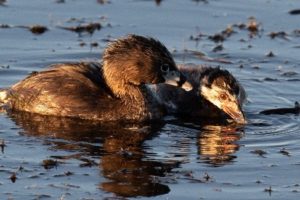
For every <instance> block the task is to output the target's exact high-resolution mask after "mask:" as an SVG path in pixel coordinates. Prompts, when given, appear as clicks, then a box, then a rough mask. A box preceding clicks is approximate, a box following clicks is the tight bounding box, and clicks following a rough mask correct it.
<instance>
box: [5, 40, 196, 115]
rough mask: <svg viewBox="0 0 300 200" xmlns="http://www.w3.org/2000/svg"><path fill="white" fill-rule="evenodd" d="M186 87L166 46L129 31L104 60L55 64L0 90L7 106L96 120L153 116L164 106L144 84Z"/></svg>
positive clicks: (108, 52) (117, 41)
mask: <svg viewBox="0 0 300 200" xmlns="http://www.w3.org/2000/svg"><path fill="white" fill-rule="evenodd" d="M164 82H166V83H168V84H171V85H175V86H179V87H182V88H185V89H187V90H189V89H191V85H190V84H189V83H188V82H186V79H185V77H184V76H183V75H182V73H180V72H179V71H178V69H177V67H176V65H175V62H174V60H173V58H172V56H171V54H170V52H169V51H168V50H167V48H166V47H165V46H164V45H163V44H162V43H161V42H159V41H158V40H155V39H153V38H150V37H143V36H138V35H129V36H127V37H125V38H121V39H119V40H116V41H114V42H111V43H110V44H109V45H108V47H107V48H106V49H105V50H104V54H103V63H97V62H81V63H64V64H54V65H52V66H51V67H50V68H48V69H46V70H44V71H41V72H37V73H33V74H32V75H30V76H28V77H27V78H25V79H24V80H22V81H20V82H18V83H16V84H15V85H13V86H12V87H11V88H9V89H6V90H2V91H1V92H0V102H2V104H5V107H7V108H8V109H11V110H19V111H26V112H31V113H37V114H41V115H53V116H61V117H75V118H82V119H88V120H100V121H118V120H125V121H127V120H129V121H146V120H152V119H158V118H160V117H161V116H162V114H163V110H162V108H161V107H159V105H158V104H157V102H156V101H155V98H153V96H152V95H151V93H150V92H149V91H148V90H147V89H146V86H145V84H157V83H164Z"/></svg>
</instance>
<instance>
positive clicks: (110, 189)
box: [0, 0, 300, 200]
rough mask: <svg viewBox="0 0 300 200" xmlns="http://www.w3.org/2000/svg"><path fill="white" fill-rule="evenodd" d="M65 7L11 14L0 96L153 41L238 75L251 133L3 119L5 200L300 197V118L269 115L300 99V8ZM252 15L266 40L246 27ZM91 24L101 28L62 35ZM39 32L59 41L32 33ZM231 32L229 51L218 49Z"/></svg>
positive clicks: (269, 2) (0, 12) (219, 1)
mask: <svg viewBox="0 0 300 200" xmlns="http://www.w3.org/2000/svg"><path fill="white" fill-rule="evenodd" d="M57 2H59V1H55V0H43V1H41V0H26V1H21V0H8V1H7V2H6V3H4V4H2V5H1V4H0V27H1V28H0V87H2V88H3V87H8V86H10V85H11V84H13V83H15V82H17V81H18V80H20V79H22V78H24V77H25V76H26V75H28V74H29V73H30V72H32V71H39V70H42V69H43V68H45V67H46V66H47V65H49V64H51V63H57V62H65V61H78V60H95V59H99V58H100V57H101V52H102V51H103V48H104V47H105V46H106V44H107V40H110V39H112V38H117V37H119V36H123V35H125V34H128V33H136V34H143V35H149V36H153V37H156V38H158V39H159V40H161V41H162V42H163V43H165V44H166V46H167V47H168V48H169V49H170V50H171V51H172V52H173V53H174V57H175V59H176V61H177V62H178V63H195V64H203V63H205V64H210V65H213V66H217V65H221V66H222V67H223V68H226V69H228V70H229V71H231V72H232V73H233V74H234V75H235V76H236V77H237V78H238V79H239V80H240V82H241V83H242V84H243V86H244V87H245V89H246V91H247V93H248V100H249V102H248V103H247V105H246V106H245V112H246V115H247V118H248V121H249V124H248V125H246V126H244V127H237V126H234V125H227V126H220V125H219V126H218V125H215V124H206V125H201V126H200V125H197V124H198V123H195V122H183V121H181V120H177V119H174V118H172V117H168V118H166V119H165V120H164V121H163V122H161V123H158V124H153V125H150V124H145V125H144V124H138V125H136V124H126V125H123V124H120V125H114V126H112V125H109V124H106V125H101V124H97V123H92V122H86V121H75V120H69V119H57V118H51V117H40V116H32V115H29V114H21V113H19V114H18V113H1V114H0V150H1V152H0V199H105V198H106V199H114V198H119V199H122V198H130V197H138V198H139V199H148V198H149V197H150V198H151V199H178V200H179V199H299V196H300V173H299V169H300V125H299V122H300V118H299V116H297V115H268V116H265V115H261V114H259V112H260V111H261V110H264V109H269V108H277V107H293V105H294V102H295V101H299V100H300V91H299V84H300V62H299V61H300V59H299V55H300V54H299V52H300V51H299V48H300V31H299V30H300V23H299V22H300V15H291V14H289V11H290V10H292V9H297V8H298V9H299V8H300V1H294V0H286V1H279V0H253V1H238V0H226V1H225V0H211V1H210V0H208V1H207V2H206V3H205V1H195V0H194V1H192V0H185V1H183V0H177V1H175V0H174V1H173V0H165V1H161V3H160V4H159V6H158V5H157V4H156V3H155V1H151V0H124V1H117V0H111V1H110V3H104V4H101V3H99V2H101V1H96V0H85V1H81V0H65V3H57ZM104 2H107V1H104ZM156 2H159V1H156ZM251 16H253V17H255V19H256V21H255V22H256V23H257V24H258V30H257V32H255V31H254V30H253V29H252V28H253V27H252V28H251V27H250V29H251V30H252V31H249V30H248V29H247V24H248V25H249V19H248V18H249V17H251ZM91 22H98V23H101V25H102V29H101V30H100V31H98V30H96V31H95V32H94V33H93V34H92V35H90V34H88V33H82V34H80V35H79V34H77V33H75V32H71V31H68V30H64V29H62V28H60V27H72V26H77V25H79V24H84V23H91ZM35 24H39V25H43V26H46V27H47V28H48V31H46V32H45V33H43V34H40V35H35V34H33V33H31V32H30V31H29V30H28V28H29V27H30V26H32V25H35ZM230 24H231V25H233V24H236V26H233V28H232V29H231V28H228V29H227V31H230V30H233V31H234V33H232V34H231V35H230V36H229V37H226V38H225V41H223V42H222V43H221V42H220V43H215V42H214V41H213V40H210V39H209V36H213V35H215V34H216V33H221V32H222V31H223V30H225V29H226V28H227V27H228V26H229V25H230ZM5 25H8V26H9V27H10V28H5V27H6V26H5ZM243 25H246V27H245V28H243ZM20 26H27V28H24V27H20ZM237 26H239V27H240V28H239V27H237ZM255 28H256V27H254V29H255ZM278 32H282V33H281V34H279V33H278ZM270 33H272V34H271V35H273V36H274V35H275V38H273V39H272V38H271V37H270V36H269V35H270ZM219 36H220V35H219ZM221 36H222V35H221ZM223 36H224V34H223ZM214 38H215V39H216V37H214ZM221 44H222V47H223V49H222V48H221V50H220V51H216V52H215V51H213V49H214V48H215V47H216V46H217V45H221ZM220 47H221V46H219V49H220ZM270 52H272V53H273V54H274V55H275V56H274V57H272V56H271V57H270V56H268V55H267V54H269V53H270ZM203 53H204V54H205V56H203ZM224 61H225V62H224ZM199 124H200V122H199ZM45 168H46V169H45ZM14 175H15V176H16V180H15V182H14V183H13V182H12V180H14Z"/></svg>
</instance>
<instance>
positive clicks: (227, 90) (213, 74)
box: [200, 68, 246, 124]
mask: <svg viewBox="0 0 300 200" xmlns="http://www.w3.org/2000/svg"><path fill="white" fill-rule="evenodd" d="M200 82H201V84H200V93H201V94H200V95H201V96H203V97H204V98H205V99H206V100H208V101H209V102H211V103H212V104H213V105H215V106H216V107H218V108H219V109H221V110H222V111H223V112H225V113H226V114H227V115H229V116H230V117H231V118H232V119H233V120H235V121H236V122H237V123H241V124H245V123H246V119H245V116H244V113H243V111H242V104H243V101H244V100H245V91H244V89H243V87H242V86H241V85H240V84H239V82H238V81H237V80H236V79H235V78H234V77H233V76H232V75H231V74H230V73H229V72H228V71H227V70H223V69H220V68H209V69H207V70H206V71H205V72H204V73H202V74H201V77H200Z"/></svg>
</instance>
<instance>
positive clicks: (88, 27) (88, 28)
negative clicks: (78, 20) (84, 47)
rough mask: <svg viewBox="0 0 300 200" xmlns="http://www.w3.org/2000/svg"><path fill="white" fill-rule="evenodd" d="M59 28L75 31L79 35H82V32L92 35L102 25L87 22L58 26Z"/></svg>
mask: <svg viewBox="0 0 300 200" xmlns="http://www.w3.org/2000/svg"><path fill="white" fill-rule="evenodd" d="M59 28H61V29H64V30H68V31H73V32H76V33H78V35H79V36H82V34H83V33H88V34H90V35H93V34H94V32H95V31H99V30H100V29H101V28H102V26H101V24H100V23H89V24H82V25H78V26H71V27H65V26H59Z"/></svg>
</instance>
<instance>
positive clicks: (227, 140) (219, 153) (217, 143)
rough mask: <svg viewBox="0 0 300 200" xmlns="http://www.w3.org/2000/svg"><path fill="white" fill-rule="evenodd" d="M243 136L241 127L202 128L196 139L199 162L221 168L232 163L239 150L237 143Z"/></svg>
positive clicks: (213, 126) (232, 125)
mask: <svg viewBox="0 0 300 200" xmlns="http://www.w3.org/2000/svg"><path fill="white" fill-rule="evenodd" d="M242 136H243V129H242V127H241V126H237V125H235V124H231V125H207V126H203V129H202V132H201V134H200V135H199V138H198V151H199V154H200V155H201V156H200V158H201V160H204V161H205V162H206V163H208V164H211V165H213V166H222V165H225V164H228V163H230V162H232V161H233V160H234V159H235V158H236V156H235V155H234V153H235V152H236V151H237V150H239V145H238V144H237V141H238V140H239V139H240V138H241V137H242Z"/></svg>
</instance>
